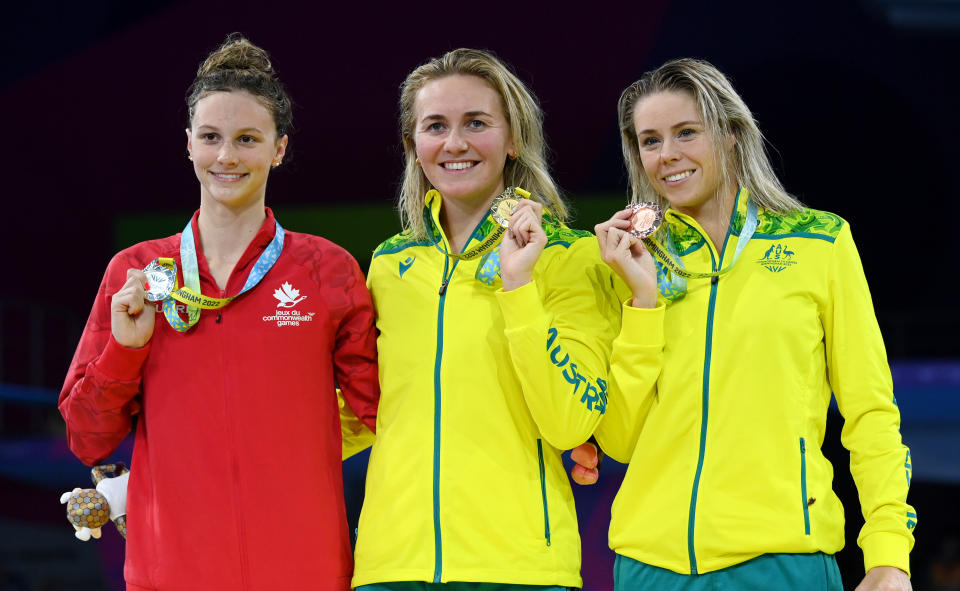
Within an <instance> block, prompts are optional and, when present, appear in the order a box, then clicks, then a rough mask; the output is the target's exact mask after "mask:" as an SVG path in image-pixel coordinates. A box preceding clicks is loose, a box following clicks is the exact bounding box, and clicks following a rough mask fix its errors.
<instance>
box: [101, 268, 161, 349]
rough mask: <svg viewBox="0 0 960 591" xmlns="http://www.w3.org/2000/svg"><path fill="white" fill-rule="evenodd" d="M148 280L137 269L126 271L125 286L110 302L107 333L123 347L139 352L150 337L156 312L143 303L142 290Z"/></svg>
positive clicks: (146, 303) (143, 292)
mask: <svg viewBox="0 0 960 591" xmlns="http://www.w3.org/2000/svg"><path fill="white" fill-rule="evenodd" d="M146 282H147V276H146V275H144V274H143V271H141V270H139V269H127V282H126V283H124V284H123V287H121V288H120V291H118V292H117V293H115V294H113V299H112V300H111V301H110V330H111V331H112V332H113V338H114V340H116V341H117V342H118V343H120V344H121V345H123V346H124V347H132V348H135V349H136V348H140V347H142V346H144V345H146V344H147V343H148V342H149V341H150V337H152V336H153V326H154V321H155V320H156V312H155V310H154V308H153V306H152V305H149V303H148V302H146V300H145V297H146V292H145V291H144V289H143V286H144V284H146Z"/></svg>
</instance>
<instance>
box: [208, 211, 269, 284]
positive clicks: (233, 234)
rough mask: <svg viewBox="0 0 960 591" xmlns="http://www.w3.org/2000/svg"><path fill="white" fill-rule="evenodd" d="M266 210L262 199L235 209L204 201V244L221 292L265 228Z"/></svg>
mask: <svg viewBox="0 0 960 591" xmlns="http://www.w3.org/2000/svg"><path fill="white" fill-rule="evenodd" d="M263 207H264V204H263V201H262V200H260V201H258V202H257V203H255V204H253V205H250V206H248V207H244V208H241V209H233V208H230V207H228V206H226V205H224V204H222V203H218V202H217V201H214V200H213V199H208V200H204V199H201V201H200V216H199V217H198V218H197V227H198V229H199V233H200V245H201V247H202V248H203V256H204V258H206V259H207V266H208V267H209V268H210V273H211V274H213V278H214V279H215V280H216V282H217V285H219V286H220V289H225V288H226V284H227V280H228V279H229V278H230V273H231V272H232V271H233V268H234V266H235V265H236V264H237V261H239V260H240V257H241V256H242V255H243V252H244V251H245V250H246V249H247V246H248V245H249V244H250V241H251V240H253V237H254V236H256V234H257V231H259V230H260V226H262V225H263V220H265V219H266V213H265V212H264V210H263Z"/></svg>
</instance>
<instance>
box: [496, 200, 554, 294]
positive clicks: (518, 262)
mask: <svg viewBox="0 0 960 591" xmlns="http://www.w3.org/2000/svg"><path fill="white" fill-rule="evenodd" d="M529 197H530V193H528V192H527V191H524V190H523V189H520V188H519V187H518V188H516V189H514V188H512V187H511V188H508V189H507V190H506V191H504V192H503V193H501V194H500V196H499V197H497V198H496V199H495V200H494V202H493V206H492V207H491V213H492V215H493V219H494V220H496V221H497V223H498V224H500V225H501V226H502V227H504V228H507V237H506V239H505V240H504V241H503V242H501V243H500V277H501V278H502V280H503V289H504V291H510V290H512V289H516V288H518V287H521V286H523V285H526V284H527V283H529V282H530V281H531V279H532V278H533V268H534V266H535V265H536V264H537V260H538V259H539V258H540V253H542V252H543V248H544V247H545V246H546V245H547V234H546V232H544V230H543V222H542V219H543V204H542V203H540V202H538V201H534V200H532V199H529Z"/></svg>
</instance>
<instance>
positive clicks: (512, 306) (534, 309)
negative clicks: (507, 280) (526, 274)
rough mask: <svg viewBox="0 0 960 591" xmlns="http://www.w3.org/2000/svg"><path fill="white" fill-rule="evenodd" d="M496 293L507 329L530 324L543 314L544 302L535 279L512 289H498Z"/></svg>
mask: <svg viewBox="0 0 960 591" xmlns="http://www.w3.org/2000/svg"><path fill="white" fill-rule="evenodd" d="M496 294H497V302H499V303H500V311H501V312H502V313H503V323H504V326H505V327H506V328H507V329H510V328H517V327H519V326H524V325H527V324H530V322H531V321H532V320H535V319H536V318H538V317H540V316H541V315H542V314H543V303H542V302H541V301H540V292H539V291H538V290H537V285H536V282H535V281H531V282H530V283H528V284H526V285H524V286H522V287H518V288H517V289H513V290H510V291H503V290H502V289H498V290H497V291H496Z"/></svg>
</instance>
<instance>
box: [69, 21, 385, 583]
mask: <svg viewBox="0 0 960 591" xmlns="http://www.w3.org/2000/svg"><path fill="white" fill-rule="evenodd" d="M187 105H188V107H189V117H190V121H189V128H188V129H187V130H186V131H187V152H188V153H189V157H190V160H192V162H193V168H194V171H195V172H196V175H197V178H198V179H199V181H200V209H199V210H198V211H197V213H195V214H194V215H193V218H192V219H191V220H190V221H189V222H188V223H187V225H186V227H185V228H184V230H183V232H182V233H181V234H177V235H175V236H171V237H168V238H164V239H160V240H151V241H148V242H142V243H140V244H137V245H135V246H132V247H130V248H128V249H126V250H124V251H122V252H120V253H119V254H117V255H116V256H115V257H114V258H113V260H112V261H111V262H110V264H109V266H108V267H107V271H106V274H105V275H104V279H103V283H102V284H101V286H100V291H99V294H98V295H97V299H96V301H95V303H94V306H93V311H92V312H91V314H90V319H89V321H88V322H87V326H86V328H85V330H84V333H83V336H82V337H81V340H80V344H79V347H78V348H77V352H76V355H75V356H74V359H73V363H72V364H71V367H70V370H69V373H68V375H67V378H66V382H65V383H64V387H63V391H62V392H61V394H60V403H59V406H60V412H61V413H62V414H63V417H64V419H65V420H66V423H67V437H68V442H69V445H70V448H71V449H72V450H73V452H74V453H75V454H76V455H77V456H78V457H79V458H80V459H82V460H83V461H84V462H85V463H87V464H94V463H96V462H99V461H101V460H103V459H104V458H106V457H107V456H108V455H109V454H111V453H112V452H113V451H114V449H115V448H116V446H117V445H118V444H119V443H120V441H121V440H122V439H123V438H124V437H125V436H126V435H127V434H128V433H129V431H130V429H131V417H132V416H133V415H135V414H137V415H139V419H138V426H137V432H136V440H135V444H134V450H133V461H132V470H131V477H130V483H129V494H128V503H127V509H128V515H129V519H128V523H129V526H128V536H127V555H126V564H125V568H124V574H125V578H126V580H127V588H128V589H132V590H145V589H156V590H166V589H176V590H178V591H180V590H189V589H204V590H211V589H225V590H226V589H229V590H231V591H232V590H239V589H307V588H310V589H336V590H338V591H340V590H345V589H348V588H349V582H350V574H351V571H352V559H351V553H350V543H349V538H348V534H347V525H346V512H345V509H344V503H343V484H342V481H341V478H342V477H341V463H340V462H341V435H340V429H339V423H340V420H339V412H338V404H337V397H336V394H335V384H336V385H339V386H340V387H341V389H342V391H343V397H344V399H345V400H346V401H347V403H348V404H349V405H350V408H351V409H352V411H353V412H354V413H355V414H356V416H357V417H359V418H360V419H361V420H362V421H363V422H364V423H366V424H367V425H368V426H369V427H370V428H371V429H373V427H374V423H375V413H376V404H377V400H378V397H379V389H378V385H377V372H376V337H375V332H374V329H373V309H372V305H371V301H370V296H369V293H368V292H367V290H366V287H365V286H364V279H363V274H362V273H361V271H360V269H359V267H358V265H357V263H356V261H354V260H353V258H352V257H351V256H350V255H349V254H348V253H347V252H346V251H344V250H343V249H342V248H340V247H338V246H336V245H334V244H332V243H330V242H328V241H326V240H324V239H323V238H319V237H316V236H309V235H305V234H298V233H294V232H285V231H284V230H283V228H282V227H281V226H280V224H279V223H278V222H277V220H276V218H274V215H273V212H272V211H270V209H269V208H267V207H265V205H264V202H265V194H266V185H267V179H268V177H269V175H270V172H271V170H272V169H273V168H276V167H277V166H279V165H280V164H281V162H282V160H283V157H284V154H285V152H286V148H287V142H288V137H287V131H288V129H289V128H290V123H291V108H290V99H289V98H288V97H287V95H286V92H285V91H284V89H283V86H282V85H281V83H280V82H279V81H278V80H277V78H276V77H275V75H274V72H273V69H272V67H271V64H270V61H269V59H268V56H267V54H266V53H265V52H264V51H263V50H262V49H260V48H259V47H256V46H254V45H252V44H251V43H250V42H249V41H247V40H246V39H243V38H241V37H238V36H231V37H230V38H228V39H227V41H226V42H225V43H224V45H223V46H221V47H220V48H219V49H218V50H216V51H215V52H213V53H212V54H211V55H210V56H209V57H208V58H207V60H206V61H205V62H204V63H203V65H202V66H201V67H200V69H199V71H198V73H197V78H196V80H195V81H194V83H193V85H192V86H191V88H190V92H189V96H188V99H187ZM145 271H146V274H145ZM181 286H183V287H181ZM292 480H295V481H296V485H295V486H292V485H290V484H289V483H288V482H289V481H292Z"/></svg>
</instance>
